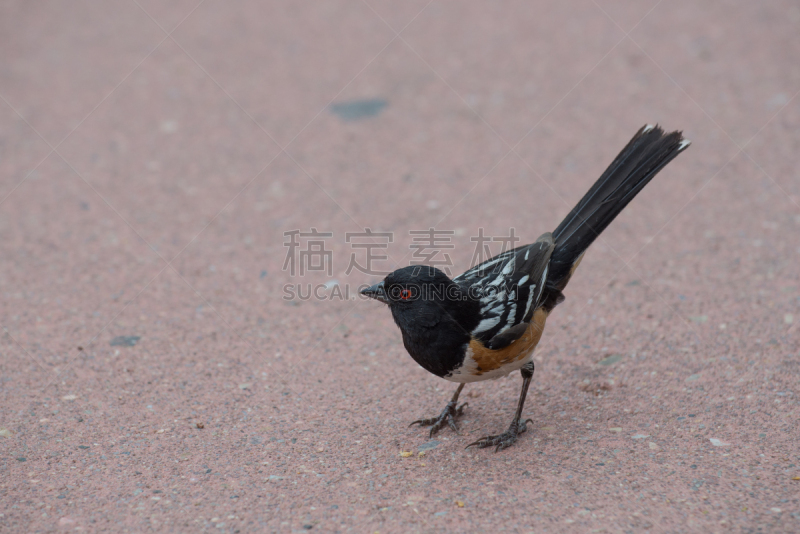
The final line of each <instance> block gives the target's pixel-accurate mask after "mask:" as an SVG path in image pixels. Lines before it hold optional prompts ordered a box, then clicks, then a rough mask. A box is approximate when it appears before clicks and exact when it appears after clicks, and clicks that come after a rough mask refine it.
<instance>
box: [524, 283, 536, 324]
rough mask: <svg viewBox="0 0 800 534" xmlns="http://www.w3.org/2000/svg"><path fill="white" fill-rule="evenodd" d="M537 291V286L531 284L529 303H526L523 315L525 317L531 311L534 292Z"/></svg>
mask: <svg viewBox="0 0 800 534" xmlns="http://www.w3.org/2000/svg"><path fill="white" fill-rule="evenodd" d="M535 291H536V286H531V288H530V291H529V292H528V303H527V304H526V305H525V315H523V316H522V317H523V318H525V317H527V316H528V312H529V311H531V304H533V293H534V292H535Z"/></svg>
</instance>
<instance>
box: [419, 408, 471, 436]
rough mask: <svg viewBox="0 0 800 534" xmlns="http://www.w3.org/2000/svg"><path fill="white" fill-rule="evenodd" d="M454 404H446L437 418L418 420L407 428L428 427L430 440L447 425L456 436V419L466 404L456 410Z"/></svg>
mask: <svg viewBox="0 0 800 534" xmlns="http://www.w3.org/2000/svg"><path fill="white" fill-rule="evenodd" d="M456 404H457V402H456V401H450V402H448V403H447V406H445V407H444V410H442V413H441V414H440V415H439V417H432V418H430V419H418V420H416V421H414V422H413V423H411V424H410V425H408V426H414V425H416V424H419V426H430V427H431V433H430V434H429V437H431V438H432V437H433V435H434V434H436V433H437V432H438V431H439V429H440V428H442V427H443V426H444V425H445V424H447V426H449V427H450V428H452V429H453V432H455V433H456V434H458V427H457V426H456V417H458V416H459V415H461V412H462V411H463V410H464V408H465V407H466V406H467V403H466V402H465V403H464V404H462V405H461V406H459V407H458V408H456Z"/></svg>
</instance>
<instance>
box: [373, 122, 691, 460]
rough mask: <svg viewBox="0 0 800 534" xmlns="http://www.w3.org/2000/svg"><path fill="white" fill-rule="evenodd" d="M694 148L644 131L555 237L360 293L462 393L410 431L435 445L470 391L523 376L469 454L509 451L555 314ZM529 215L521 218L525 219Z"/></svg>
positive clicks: (413, 268)
mask: <svg viewBox="0 0 800 534" xmlns="http://www.w3.org/2000/svg"><path fill="white" fill-rule="evenodd" d="M690 143H691V142H690V141H689V140H688V139H684V138H683V132H680V131H674V132H671V133H665V132H664V130H663V129H662V128H661V127H659V126H658V125H650V124H647V125H645V126H643V127H642V128H640V129H639V130H638V131H637V132H636V135H634V136H633V138H632V139H631V140H630V141H629V142H628V144H627V145H626V146H625V148H623V149H622V151H621V152H620V153H619V154H618V155H617V157H616V158H615V159H614V161H613V162H612V163H611V165H609V166H608V168H607V169H606V171H605V172H604V173H603V174H602V175H601V176H600V178H599V179H598V180H597V181H596V182H595V183H594V185H593V186H592V187H591V188H590V189H589V191H588V192H587V193H586V194H585V195H584V196H583V198H581V200H580V201H579V202H578V204H577V205H576V206H575V207H574V208H573V209H572V211H570V212H569V214H568V215H567V216H566V217H565V218H564V220H563V221H561V223H560V224H559V225H558V226H557V227H556V229H555V230H553V231H552V232H547V233H544V234H542V235H541V236H540V237H539V238H538V239H537V240H536V241H535V242H533V243H531V244H528V245H522V246H519V247H516V248H514V249H511V250H508V251H506V252H503V253H501V254H499V255H497V256H494V257H492V258H489V259H488V260H486V261H484V262H482V263H480V264H478V265H476V266H475V267H473V268H471V269H469V270H468V271H466V272H464V273H462V274H460V275H458V276H456V277H454V278H452V279H451V278H450V277H448V276H447V274H445V273H444V272H442V271H441V270H439V269H438V268H436V267H433V266H425V265H419V264H417V265H409V266H407V267H403V268H400V269H397V270H395V271H393V272H391V273H389V274H388V275H387V276H386V277H385V278H384V279H383V280H382V281H381V282H379V283H377V284H375V285H372V286H369V287H366V288H364V289H362V290H361V291H360V293H361V294H362V295H364V296H367V297H370V298H372V299H375V300H378V301H380V302H382V303H384V304H386V305H388V307H389V310H390V311H391V313H392V317H393V319H394V322H395V324H396V325H397V326H398V327H399V329H400V332H401V334H402V338H403V345H404V346H405V348H406V350H407V351H408V353H409V354H410V355H411V357H412V358H413V359H414V360H415V361H416V362H417V363H418V364H419V365H420V366H422V367H423V368H424V369H426V370H427V371H429V372H431V373H433V374H434V375H436V376H438V377H441V378H444V379H446V380H449V381H451V382H456V383H458V384H459V386H458V389H456V391H455V393H454V394H453V396H452V398H451V400H450V401H449V402H448V403H447V405H446V406H445V408H444V410H442V412H441V413H440V414H439V415H438V416H435V417H431V418H425V419H419V420H416V421H414V422H412V423H411V425H414V424H419V425H420V426H430V427H431V429H430V434H429V437H433V435H434V434H435V433H437V432H438V431H439V430H440V429H441V428H443V427H444V426H445V425H447V426H448V427H449V428H451V429H452V430H453V431H454V432H456V433H458V425H457V423H456V421H457V419H458V417H460V416H461V415H462V413H463V410H464V408H465V407H466V406H467V404H466V403H465V404H462V405H461V406H458V397H459V395H460V394H461V391H462V390H463V389H464V386H465V385H466V384H468V383H471V382H478V381H483V380H490V379H496V378H500V377H504V376H508V375H509V374H510V373H512V372H515V371H519V372H520V374H521V375H522V389H521V391H520V395H519V401H518V402H517V408H516V412H515V414H514V417H513V419H512V421H511V425H510V426H509V428H508V430H506V431H505V432H502V433H500V434H497V435H489V436H484V437H482V438H480V439H479V440H477V441H475V442H473V443H470V444H469V445H467V448H469V447H473V446H475V447H478V448H486V447H494V448H495V452H498V451H500V450H502V449H505V448H507V447H510V446H511V445H513V444H514V443H515V442H516V441H517V439H518V437H519V436H520V435H521V434H522V433H524V432H525V431H526V430H527V425H528V423H533V421H532V420H531V419H526V420H524V421H523V420H522V411H523V407H524V405H525V398H526V396H527V393H528V388H529V386H530V383H531V380H532V378H533V374H534V360H533V353H534V349H535V348H536V346H537V344H538V343H539V340H540V339H541V337H542V333H543V331H544V328H545V323H546V321H547V318H548V316H549V315H550V313H551V312H552V311H553V309H554V308H555V307H556V306H557V305H558V304H560V303H561V302H563V300H564V294H563V291H564V289H565V287H566V286H567V283H568V282H569V281H570V279H571V278H572V276H573V274H574V273H575V271H576V269H577V268H578V265H579V264H580V263H581V260H582V259H583V256H584V254H585V252H586V250H587V249H588V248H589V246H590V245H591V244H592V243H593V242H594V240H595V239H596V238H597V236H598V235H600V233H601V232H603V230H605V229H606V227H607V226H608V225H609V224H610V223H611V221H613V220H614V218H615V217H616V216H617V215H618V214H619V213H620V212H621V211H622V210H623V209H624V208H625V206H627V205H628V203H629V202H630V201H631V200H632V199H633V197H635V196H636V195H637V194H638V193H639V192H640V191H641V190H642V189H643V188H644V187H645V186H646V185H647V184H648V183H649V182H650V180H652V179H653V177H654V176H655V175H656V174H658V172H659V171H660V170H661V169H663V168H664V166H666V165H667V164H668V163H669V162H670V161H672V159H673V158H675V157H676V156H677V155H678V154H680V153H681V152H683V151H684V150H685V149H686V148H687V147H688V146H689V145H690ZM526 216H527V214H526Z"/></svg>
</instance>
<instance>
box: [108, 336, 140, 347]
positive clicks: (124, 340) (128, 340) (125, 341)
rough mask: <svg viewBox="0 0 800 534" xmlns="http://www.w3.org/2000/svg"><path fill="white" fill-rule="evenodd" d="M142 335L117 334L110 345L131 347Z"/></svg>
mask: <svg viewBox="0 0 800 534" xmlns="http://www.w3.org/2000/svg"><path fill="white" fill-rule="evenodd" d="M140 339H142V336H117V337H115V338H114V339H112V340H111V346H112V347H133V346H136V343H137V342H138V341H139V340H140Z"/></svg>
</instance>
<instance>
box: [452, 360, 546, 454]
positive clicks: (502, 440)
mask: <svg viewBox="0 0 800 534" xmlns="http://www.w3.org/2000/svg"><path fill="white" fill-rule="evenodd" d="M520 373H521V374H522V391H521V392H520V394H519V403H518V404H517V413H516V414H514V419H513V420H512V421H511V426H510V427H509V428H508V430H506V431H505V432H503V433H502V434H500V435H498V436H485V437H482V438H481V439H479V440H478V441H476V442H475V443H470V444H469V445H467V448H469V447H472V446H473V445H475V446H476V447H478V448H479V449H483V448H485V447H495V449H494V451H495V452H497V451H499V450H502V449H505V448H506V447H510V446H511V445H513V444H514V442H515V441H517V436H519V435H520V434H522V433H523V432H525V431H526V430H527V429H528V422H529V421H530V422H531V423H532V422H533V421H531V420H530V419H527V420H525V421H520V417H522V407H523V406H525V397H526V396H527V395H528V387H529V386H530V385H531V378H533V361H530V362H529V363H527V364H525V366H524V367H523V368H522V369H520Z"/></svg>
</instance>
